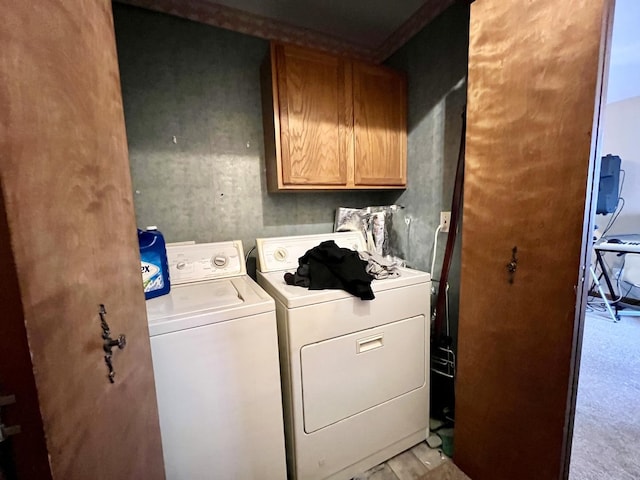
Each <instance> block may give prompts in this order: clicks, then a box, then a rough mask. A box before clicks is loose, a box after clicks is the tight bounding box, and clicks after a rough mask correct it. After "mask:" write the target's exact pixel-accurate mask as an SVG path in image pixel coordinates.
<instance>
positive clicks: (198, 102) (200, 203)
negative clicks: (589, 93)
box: [114, 3, 468, 310]
mask: <svg viewBox="0 0 640 480" xmlns="http://www.w3.org/2000/svg"><path fill="white" fill-rule="evenodd" d="M114 19H115V27H116V40H117V45H118V55H119V62H120V75H121V83H122V93H123V100H124V110H125V122H126V128H127V138H128V143H129V156H130V163H131V173H132V181H133V188H134V199H135V212H136V218H137V222H138V225H139V226H141V227H143V226H146V225H157V226H158V228H159V229H160V230H161V231H162V232H163V233H164V234H165V236H166V239H167V241H169V242H173V241H183V240H196V241H198V242H206V241H223V240H231V239H240V240H242V241H243V243H244V246H245V250H249V249H250V248H251V247H252V246H253V245H254V243H255V239H256V238H257V237H268V236H281V235H297V234H307V233H323V232H329V231H331V230H332V227H333V220H334V214H335V209H336V208H337V207H339V206H345V207H365V206H369V205H387V204H393V203H399V204H401V205H404V206H405V207H406V208H405V209H403V210H402V211H401V212H402V213H401V214H400V215H398V216H397V218H396V221H397V226H396V230H397V233H398V243H399V244H400V245H399V248H400V249H401V250H402V251H403V252H404V254H405V257H406V258H407V260H408V262H409V264H410V265H411V266H414V267H416V268H420V269H423V270H429V269H430V265H431V251H432V246H433V233H434V230H435V227H436V226H437V224H438V222H439V212H440V211H441V210H449V209H450V205H451V192H452V189H453V179H454V175H455V165H456V160H457V153H458V144H459V135H460V114H461V111H462V106H463V105H464V103H465V92H466V85H465V84H464V78H465V75H466V65H467V50H468V7H467V8H465V7H463V6H461V5H458V4H456V5H454V6H452V7H451V8H449V9H448V10H447V11H446V12H445V13H443V14H442V15H440V16H439V17H437V18H436V19H435V20H434V21H433V22H432V23H431V24H429V25H427V27H425V28H424V29H423V30H422V31H421V32H420V33H419V34H418V35H416V36H415V37H414V38H413V39H412V40H411V41H410V42H409V43H408V44H407V45H405V46H404V47H402V48H401V49H400V50H399V51H398V52H397V53H396V54H395V55H394V56H393V57H392V58H391V59H390V61H389V62H388V63H389V64H391V65H392V66H394V67H396V68H399V69H401V70H405V71H406V72H407V73H408V78H409V91H408V92H409V109H408V111H409V119H408V128H409V135H408V169H409V172H408V179H409V186H408V188H407V190H406V191H405V192H403V191H388V192H338V193H326V192H324V193H273V194H270V193H267V189H266V181H265V167H264V146H263V139H262V113H261V102H260V76H259V68H260V64H261V62H262V60H263V58H264V57H265V55H266V53H267V50H268V42H267V41H265V40H262V39H258V38H255V37H251V36H248V35H243V34H239V33H234V32H230V31H227V30H222V29H218V28H216V27H212V26H208V25H203V24H199V23H196V22H191V21H188V20H183V19H179V18H176V17H172V16H169V15H165V14H161V13H155V12H151V11H147V10H143V9H140V8H136V7H131V6H125V5H121V4H117V3H116V4H114ZM405 216H406V217H408V220H409V225H408V226H407V225H406V223H405V222H404V220H405ZM440 240H441V245H444V242H445V240H446V236H444V235H442V236H440ZM438 261H439V262H441V261H442V256H441V255H440V256H439V260H438ZM438 268H439V267H436V271H438ZM436 276H437V275H436ZM453 281H457V277H455V275H454V279H453ZM454 290H455V289H454ZM456 310H457V308H456Z"/></svg>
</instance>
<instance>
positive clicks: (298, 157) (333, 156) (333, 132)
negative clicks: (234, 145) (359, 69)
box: [272, 45, 352, 186]
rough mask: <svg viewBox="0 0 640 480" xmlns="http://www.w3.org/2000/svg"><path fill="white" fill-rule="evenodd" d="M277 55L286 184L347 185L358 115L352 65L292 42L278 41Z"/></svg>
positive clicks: (281, 139)
mask: <svg viewBox="0 0 640 480" xmlns="http://www.w3.org/2000/svg"><path fill="white" fill-rule="evenodd" d="M272 54H273V50H272ZM275 54H276V71H277V85H278V102H279V108H280V129H281V132H280V141H281V148H282V152H281V161H282V165H281V166H282V172H281V173H282V183H283V184H284V185H285V186H286V185H320V186H322V185H328V186H330V185H346V183H347V173H348V172H347V158H348V157H349V149H350V148H349V145H350V142H351V128H350V125H351V116H352V114H351V103H352V100H351V88H350V85H351V83H350V81H346V80H347V76H348V75H349V72H348V71H347V70H348V68H349V66H348V64H346V63H345V61H344V60H342V59H340V58H337V57H334V56H330V55H325V54H322V53H318V52H313V51H309V50H305V49H300V48H296V47H292V46H283V45H278V46H276V47H275Z"/></svg>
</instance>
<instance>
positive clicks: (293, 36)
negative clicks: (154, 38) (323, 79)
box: [116, 0, 455, 63]
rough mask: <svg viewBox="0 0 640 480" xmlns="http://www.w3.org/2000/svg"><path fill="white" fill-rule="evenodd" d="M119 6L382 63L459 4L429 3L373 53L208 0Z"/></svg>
mask: <svg viewBox="0 0 640 480" xmlns="http://www.w3.org/2000/svg"><path fill="white" fill-rule="evenodd" d="M116 1H117V2H118V3H122V4H126V5H131V6H134V7H141V8H145V9H147V10H153V11H155V12H160V13H165V14H168V15H173V16H176V17H180V18H184V19H187V20H192V21H194V22H199V23H204V24H207V25H211V26H214V27H218V28H224V29H226V30H232V31H234V32H238V33H243V34H246V35H251V36H254V37H258V38H263V39H265V40H274V41H277V42H282V43H290V44H294V45H299V46H302V47H309V48H314V49H317V50H322V51H325V52H328V53H331V54H334V55H342V56H347V57H352V58H356V59H359V60H365V61H369V62H375V63H381V62H382V61H384V60H385V59H387V58H388V57H389V56H391V55H392V54H393V53H394V52H395V51H396V50H397V49H398V48H400V47H401V46H402V45H404V44H405V43H406V42H407V41H408V40H409V39H410V38H411V37H412V36H413V35H415V34H416V33H417V32H418V31H420V30H421V29H422V28H423V27H424V26H425V25H426V24H427V23H429V22H430V21H431V20H433V19H434V18H435V17H436V16H438V15H439V14H440V13H442V12H443V11H444V10H445V9H446V8H447V7H449V6H450V5H451V4H453V3H454V1H455V0H427V1H426V2H425V3H424V5H423V6H422V7H420V9H419V10H418V11H417V12H416V13H415V14H414V15H413V16H411V17H410V18H409V19H408V20H407V21H406V22H405V23H404V24H402V26H401V27H400V28H398V30H396V31H395V32H394V33H393V34H391V35H390V36H389V37H388V38H387V39H386V40H385V41H384V42H383V43H382V45H380V46H379V47H378V48H375V49H370V48H367V47H364V46H362V45H356V44H353V43H351V42H347V41H345V40H342V39H340V38H337V37H332V36H330V35H327V34H324V33H320V32H317V31H315V30H311V29H306V28H301V27H296V26H294V25H290V24H288V23H285V22H281V21H278V20H273V19H271V18H267V17H263V16H260V15H255V14H252V13H248V12H245V11H242V10H238V9H236V8H232V7H228V6H226V5H220V4H217V3H213V2H210V1H208V0H116Z"/></svg>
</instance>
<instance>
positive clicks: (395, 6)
mask: <svg viewBox="0 0 640 480" xmlns="http://www.w3.org/2000/svg"><path fill="white" fill-rule="evenodd" d="M218 3H220V4H223V5H226V6H228V7H232V8H237V9H239V10H243V11H246V12H250V13H253V14H256V15H261V16H263V17H267V18H270V19H274V20H277V21H280V22H284V23H288V24H290V25H295V26H297V27H302V28H308V29H311V30H314V31H316V32H319V33H323V34H325V35H328V36H331V37H336V38H339V39H342V40H344V41H347V42H350V43H353V44H355V45H360V46H363V47H367V48H370V49H375V48H377V47H379V46H380V45H381V44H382V43H383V42H384V41H385V40H386V39H387V38H388V37H389V36H390V35H391V34H392V33H393V32H395V31H396V30H397V29H398V28H400V27H401V26H402V24H403V23H404V22H406V21H407V19H409V17H411V16H412V15H413V14H415V13H416V12H417V11H418V10H419V9H420V7H421V6H422V5H423V4H424V3H425V2H424V0H393V1H389V0H218Z"/></svg>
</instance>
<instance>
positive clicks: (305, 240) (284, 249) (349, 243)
mask: <svg viewBox="0 0 640 480" xmlns="http://www.w3.org/2000/svg"><path fill="white" fill-rule="evenodd" d="M325 240H333V241H334V242H336V245H338V246H339V247H342V248H349V249H351V250H355V251H358V252H360V251H364V250H366V244H365V241H364V237H363V236H362V234H361V233H360V232H336V233H322V234H319V235H300V236H295V237H272V238H258V239H256V249H257V251H258V270H260V271H261V272H264V273H266V272H277V271H280V270H295V269H296V268H298V259H299V258H300V257H302V256H303V255H304V254H305V253H307V251H309V250H311V249H312V248H314V247H317V246H318V245H320V243H322V242H324V241H325Z"/></svg>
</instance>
